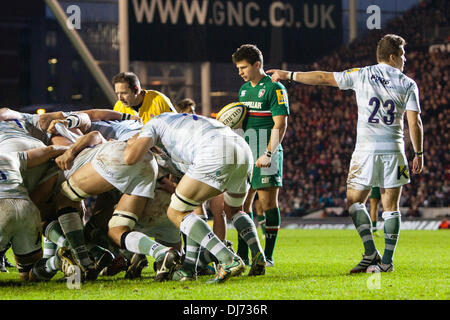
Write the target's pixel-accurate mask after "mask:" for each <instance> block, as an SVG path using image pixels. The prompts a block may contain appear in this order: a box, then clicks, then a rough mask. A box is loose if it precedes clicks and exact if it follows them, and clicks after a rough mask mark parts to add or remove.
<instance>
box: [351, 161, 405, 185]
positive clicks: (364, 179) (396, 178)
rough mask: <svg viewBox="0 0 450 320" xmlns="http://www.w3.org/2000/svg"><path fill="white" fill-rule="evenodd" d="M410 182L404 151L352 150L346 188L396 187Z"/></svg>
mask: <svg viewBox="0 0 450 320" xmlns="http://www.w3.org/2000/svg"><path fill="white" fill-rule="evenodd" d="M409 182H410V178H409V170H408V160H407V159H406V156H405V154H404V153H393V154H373V153H368V152H354V153H353V155H352V159H351V161H350V168H349V171H348V177H347V188H349V189H354V190H368V189H370V188H372V187H380V188H397V187H400V186H402V185H404V184H407V183H409Z"/></svg>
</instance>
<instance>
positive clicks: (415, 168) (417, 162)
mask: <svg viewBox="0 0 450 320" xmlns="http://www.w3.org/2000/svg"><path fill="white" fill-rule="evenodd" d="M422 170H423V156H422V157H418V156H415V157H414V160H413V165H412V173H413V174H419V173H421V172H422Z"/></svg>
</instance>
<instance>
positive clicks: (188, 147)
mask: <svg viewBox="0 0 450 320" xmlns="http://www.w3.org/2000/svg"><path fill="white" fill-rule="evenodd" d="M218 135H222V136H224V135H225V136H237V134H236V133H234V132H233V131H232V130H231V128H230V127H227V126H225V125H224V124H222V123H221V122H219V121H217V120H215V119H211V118H206V117H203V116H199V115H195V114H188V113H163V114H161V115H159V116H157V117H155V118H153V119H152V121H149V122H147V123H146V124H145V125H144V127H143V128H142V131H141V133H140V134H139V137H138V138H143V137H150V138H152V139H153V141H154V144H155V145H156V146H158V147H160V148H161V149H163V150H164V151H165V152H166V153H167V154H168V155H169V156H170V158H171V159H172V161H173V162H174V163H177V162H179V163H181V164H187V165H189V164H192V163H193V160H194V157H195V155H196V154H197V153H198V152H201V151H202V147H203V145H204V144H205V143H208V142H209V141H210V140H211V138H213V137H215V136H218Z"/></svg>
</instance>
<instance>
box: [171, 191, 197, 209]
mask: <svg viewBox="0 0 450 320" xmlns="http://www.w3.org/2000/svg"><path fill="white" fill-rule="evenodd" d="M199 205H200V203H199V202H197V201H194V200H191V199H189V198H186V197H185V196H183V195H181V194H179V193H178V192H177V191H176V190H175V192H174V193H173V194H172V197H171V198H170V207H171V208H172V209H175V210H177V211H181V212H188V211H193V210H194V209H195V208H197V207H198V206H199Z"/></svg>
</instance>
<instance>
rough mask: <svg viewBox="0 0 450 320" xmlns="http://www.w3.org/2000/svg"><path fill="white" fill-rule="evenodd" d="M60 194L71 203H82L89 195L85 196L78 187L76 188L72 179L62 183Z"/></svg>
mask: <svg viewBox="0 0 450 320" xmlns="http://www.w3.org/2000/svg"><path fill="white" fill-rule="evenodd" d="M61 193H62V194H63V195H64V196H65V197H67V198H68V199H70V200H72V201H77V202H78V201H82V200H84V199H87V198H89V197H90V196H91V195H89V194H87V193H86V192H84V191H83V190H81V188H80V187H78V186H77V185H76V184H75V182H74V181H73V179H72V178H70V179H69V180H68V181H64V182H63V184H62V185H61Z"/></svg>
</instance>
